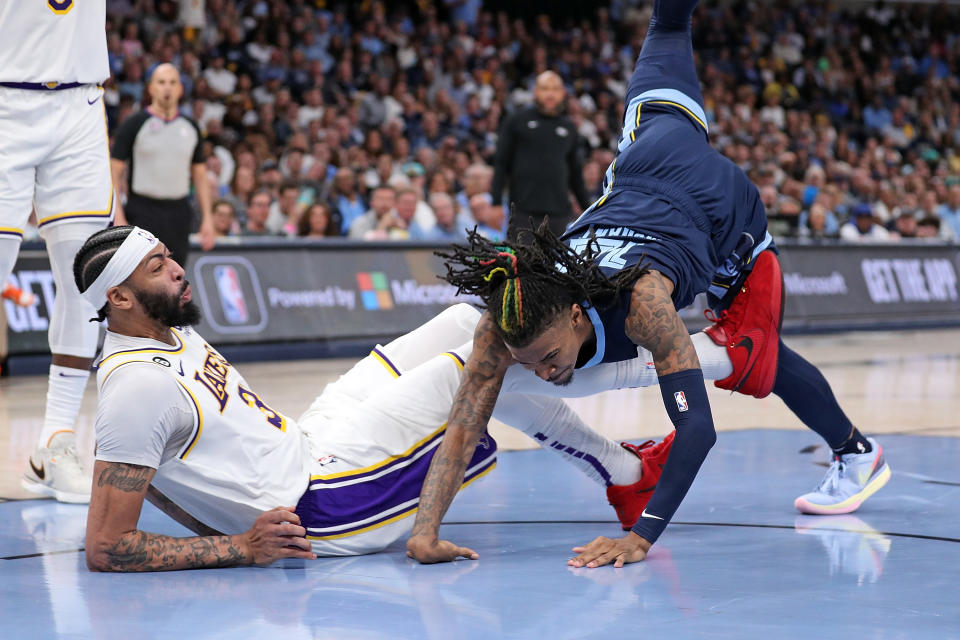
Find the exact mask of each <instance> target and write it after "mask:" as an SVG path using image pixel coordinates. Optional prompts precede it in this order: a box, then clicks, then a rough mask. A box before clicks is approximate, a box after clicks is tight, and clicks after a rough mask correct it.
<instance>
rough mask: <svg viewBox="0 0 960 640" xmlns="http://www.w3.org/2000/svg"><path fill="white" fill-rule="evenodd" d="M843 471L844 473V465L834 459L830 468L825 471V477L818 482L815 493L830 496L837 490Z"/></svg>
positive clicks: (837, 459)
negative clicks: (818, 492)
mask: <svg viewBox="0 0 960 640" xmlns="http://www.w3.org/2000/svg"><path fill="white" fill-rule="evenodd" d="M844 471H846V465H844V464H843V461H842V460H840V459H839V458H834V460H833V462H831V463H830V468H829V469H828V470H827V475H826V476H825V477H824V478H823V480H822V481H821V482H820V486H819V487H817V491H820V492H822V493H827V494H830V493H833V492H834V491H837V490H839V489H840V479H841V478H843V474H844Z"/></svg>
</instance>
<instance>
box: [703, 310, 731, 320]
mask: <svg viewBox="0 0 960 640" xmlns="http://www.w3.org/2000/svg"><path fill="white" fill-rule="evenodd" d="M703 317H704V318H706V319H707V321H708V322H721V321H723V320H726V319H727V312H726V310H723V311H721V312H720V315H719V316H718V315H717V314H715V313H714V312H713V309H704V310H703Z"/></svg>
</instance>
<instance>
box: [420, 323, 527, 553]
mask: <svg viewBox="0 0 960 640" xmlns="http://www.w3.org/2000/svg"><path fill="white" fill-rule="evenodd" d="M510 362H512V359H511V358H510V353H509V351H507V349H506V347H505V346H504V344H503V340H502V338H500V335H499V333H497V331H496V329H495V326H494V324H493V320H492V319H491V317H490V314H488V313H485V314H483V317H482V318H481V319H480V323H479V324H478V326H477V330H476V333H475V334H474V347H473V353H472V354H471V356H470V358H469V359H468V360H467V364H466V366H465V367H464V371H463V379H462V380H461V382H460V387H459V388H458V389H457V394H456V396H455V397H454V399H453V405H452V408H451V411H450V419H449V421H448V428H447V429H448V431H447V435H446V436H445V437H444V440H443V441H442V442H441V443H440V446H439V447H438V448H437V452H436V453H435V454H434V456H433V461H432V462H431V463H430V470H429V471H428V472H427V477H426V479H425V480H424V483H423V488H422V490H421V492H420V505H419V510H418V512H417V519H416V522H415V523H414V525H413V532H412V533H411V535H413V536H416V535H419V534H427V535H433V534H435V533H436V531H437V529H438V528H439V527H440V521H441V520H442V519H443V516H444V514H445V513H446V511H447V509H448V508H449V506H450V503H451V502H452V501H453V497H454V496H455V495H456V493H457V490H458V489H459V488H460V484H461V483H462V482H463V475H464V472H465V471H466V468H467V464H469V462H470V459H471V458H472V457H473V452H474V449H475V448H476V446H477V441H478V440H479V439H480V436H481V435H482V434H483V432H484V431H485V430H486V428H487V423H489V421H490V416H491V415H492V414H493V407H494V405H496V403H497V397H498V396H499V395H500V386H501V385H502V384H503V376H504V373H505V372H506V368H507V366H509V364H510ZM455 428H456V429H459V430H460V431H457V433H456V436H453V435H452V433H453V432H454V431H455Z"/></svg>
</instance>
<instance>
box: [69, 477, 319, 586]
mask: <svg viewBox="0 0 960 640" xmlns="http://www.w3.org/2000/svg"><path fill="white" fill-rule="evenodd" d="M155 473H156V471H155V470H154V469H152V468H151V467H145V466H141V465H136V464H124V463H119V462H104V461H102V460H98V461H97V462H96V464H95V465H94V469H93V490H92V492H91V495H90V510H89V512H88V513H87V542H86V556H87V566H88V567H89V568H90V570H91V571H169V570H174V569H200V568H207V567H230V566H235V565H245V564H269V563H270V562H273V561H274V560H276V559H278V558H314V557H316V556H315V555H314V554H313V553H312V552H311V550H310V542H309V541H308V540H307V539H306V538H305V537H304V536H305V535H306V530H305V529H304V528H303V527H301V526H300V518H299V517H298V516H297V515H296V514H295V513H293V512H292V511H293V508H292V507H281V508H278V509H273V510H271V511H267V512H265V513H263V514H261V516H260V517H259V518H257V520H256V522H255V523H254V525H253V527H251V529H250V530H249V531H246V532H244V533H242V534H238V535H232V536H226V535H215V536H198V537H193V538H175V537H173V536H166V535H160V534H156V533H147V532H146V531H140V530H138V529H137V521H138V520H139V519H140V510H141V508H142V507H143V500H144V497H145V496H146V493H147V487H148V486H149V485H150V481H151V480H152V479H153V476H154V474H155Z"/></svg>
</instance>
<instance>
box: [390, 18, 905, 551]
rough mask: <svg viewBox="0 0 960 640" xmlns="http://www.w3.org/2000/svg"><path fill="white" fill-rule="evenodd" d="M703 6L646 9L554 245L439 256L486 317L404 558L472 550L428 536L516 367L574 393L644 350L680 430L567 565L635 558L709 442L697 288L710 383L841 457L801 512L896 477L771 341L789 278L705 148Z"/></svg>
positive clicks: (741, 192) (738, 174)
mask: <svg viewBox="0 0 960 640" xmlns="http://www.w3.org/2000/svg"><path fill="white" fill-rule="evenodd" d="M696 5H697V1H696V0H674V1H672V2H671V1H668V0H655V2H654V10H653V16H652V19H651V23H650V28H649V31H648V33H647V37H646V40H645V42H644V45H643V48H642V50H641V52H640V55H639V58H638V60H637V65H636V68H635V70H634V73H633V76H632V78H631V80H630V83H629V85H628V88H627V95H626V100H625V102H626V109H625V114H624V121H623V131H622V133H621V139H620V142H619V147H618V151H619V152H618V155H617V157H616V159H615V160H614V162H613V163H612V164H611V165H610V168H609V169H608V170H607V174H606V179H605V184H604V193H603V195H602V196H601V197H600V199H599V200H597V202H595V203H594V204H593V205H592V206H591V207H590V208H589V209H587V211H585V212H584V213H583V215H581V216H580V218H579V219H578V220H576V221H575V222H574V223H573V224H572V225H570V227H568V229H567V232H566V233H565V234H564V236H563V238H562V241H561V240H558V239H557V238H555V237H554V236H553V235H552V234H551V233H550V232H549V230H548V229H546V228H541V229H540V230H539V231H538V232H537V233H534V234H532V236H533V241H532V242H531V243H530V244H529V245H494V244H492V243H490V242H488V241H485V240H484V239H483V238H480V237H479V236H477V235H476V234H474V235H472V236H471V237H470V244H469V246H466V247H455V248H454V249H453V250H452V251H451V252H450V253H448V254H446V256H445V257H446V258H447V259H448V262H447V265H448V270H449V272H448V275H447V279H448V280H449V281H450V282H451V283H452V284H455V285H457V286H458V287H459V288H460V290H461V291H464V292H467V293H472V294H476V295H479V296H480V297H481V298H482V299H483V301H484V302H485V303H486V306H487V311H486V313H485V314H484V316H483V317H482V318H481V320H480V324H479V325H478V328H477V332H476V334H475V337H474V349H473V351H472V354H471V356H470V358H469V359H468V361H467V363H466V367H465V375H464V376H463V381H462V382H461V386H460V389H459V391H458V393H457V395H456V397H455V399H454V403H453V408H452V411H451V414H450V418H449V421H448V427H447V433H446V436H445V439H444V441H443V443H442V445H441V447H440V449H439V450H438V451H437V454H436V456H435V457H434V459H433V462H432V464H431V468H430V470H429V472H428V474H427V478H426V480H425V482H424V486H423V491H422V493H421V496H420V510H419V512H418V514H417V520H416V523H415V525H414V529H413V533H412V535H411V538H410V539H409V540H408V543H407V549H408V554H409V555H410V556H411V557H414V558H416V559H417V560H419V561H421V562H442V561H448V560H452V559H453V558H455V557H457V555H461V556H465V557H476V554H475V553H473V552H472V551H470V550H466V551H467V552H466V553H465V552H464V551H463V548H462V547H457V546H456V545H454V544H452V543H451V542H448V541H444V540H439V539H438V535H437V531H438V527H439V523H440V519H441V518H442V517H443V514H444V513H445V512H446V510H447V508H448V507H449V505H450V502H451V501H452V499H453V496H454V495H455V492H456V488H457V487H459V485H460V482H461V481H462V478H463V473H464V469H465V467H466V464H467V462H468V461H469V459H470V455H471V453H472V451H473V450H474V448H475V446H476V442H477V439H478V438H479V437H480V435H481V434H482V433H483V430H484V427H485V426H486V424H487V420H488V419H489V417H490V412H491V410H492V408H493V406H494V404H495V402H496V400H497V396H498V393H499V391H500V387H501V383H502V380H503V376H504V373H505V371H506V370H507V369H508V368H509V367H510V365H512V364H515V363H520V364H523V365H525V366H526V367H527V368H528V369H530V370H532V371H534V372H535V373H536V375H537V376H539V377H540V378H542V379H544V380H547V381H549V382H553V383H555V384H558V385H564V384H568V383H569V382H570V381H571V380H572V379H573V377H574V375H576V374H575V372H576V371H577V370H578V369H581V370H582V369H587V368H589V367H592V366H594V365H597V364H599V363H608V362H617V361H625V360H627V359H629V358H632V357H636V353H637V348H638V347H642V348H646V349H648V350H649V351H650V352H651V353H652V357H653V361H654V363H655V365H656V372H657V375H658V377H659V383H660V389H661V393H662V396H663V402H664V406H665V407H666V409H667V413H668V414H669V416H670V419H671V421H672V422H673V424H674V425H675V427H676V436H675V439H674V444H673V447H672V450H671V451H670V453H669V456H668V458H667V461H666V464H665V466H664V468H663V472H662V475H661V476H660V479H659V482H658V484H657V485H656V488H655V489H654V491H653V496H652V497H651V498H650V501H649V503H648V504H647V505H646V508H645V509H644V510H643V511H642V513H641V516H640V518H639V519H638V520H637V522H636V524H634V525H633V527H632V529H631V531H630V533H629V534H628V535H627V536H626V537H624V538H620V539H609V538H605V537H600V538H597V539H596V540H594V541H593V542H591V543H590V544H588V545H585V546H582V547H576V548H575V549H574V551H575V552H577V553H578V554H579V555H578V556H577V557H575V558H573V559H572V560H570V564H571V565H572V566H575V567H582V566H587V567H596V566H600V565H604V564H609V563H614V564H615V565H616V566H622V565H623V564H624V563H627V562H636V561H639V560H642V559H643V558H644V557H645V556H646V553H647V551H648V550H649V549H650V546H651V545H652V544H653V543H655V542H656V540H657V539H658V537H659V536H660V534H661V533H662V532H663V531H664V529H665V527H666V526H667V524H668V523H669V521H670V519H671V518H672V517H673V514H674V512H675V511H676V509H677V508H678V507H679V505H680V502H681V501H682V500H683V498H684V496H685V495H686V493H687V490H688V489H689V488H690V486H691V484H692V482H693V479H694V477H695V476H696V474H697V472H698V470H699V469H700V466H701V465H702V463H703V461H704V459H705V457H706V455H707V452H708V451H709V450H710V448H711V447H712V446H713V444H714V442H715V441H716V431H715V429H714V425H713V418H712V416H711V412H710V406H709V402H708V400H707V395H706V389H705V386H704V376H703V372H702V370H701V362H700V360H699V359H698V356H697V350H696V349H695V348H694V342H693V341H692V340H691V336H689V335H688V332H687V329H686V327H685V325H684V323H683V322H682V321H681V319H680V317H679V315H678V314H677V309H680V308H682V307H685V306H687V305H689V304H690V303H691V302H692V301H693V299H694V297H695V296H696V295H697V294H699V293H701V292H706V293H707V295H708V302H709V305H710V307H711V309H712V310H713V312H714V314H716V315H715V320H716V322H715V324H714V325H713V326H711V327H709V328H708V329H707V330H706V334H707V336H709V337H710V338H711V339H712V340H713V341H714V342H715V343H717V344H718V345H723V346H724V347H725V348H726V351H727V353H728V355H729V358H730V361H731V363H732V365H733V373H732V374H731V375H729V376H728V377H726V378H723V379H721V380H717V381H716V382H715V384H716V385H717V386H719V387H720V388H724V389H730V390H733V391H739V392H741V393H744V394H748V395H753V396H755V397H758V398H762V397H764V396H766V395H768V394H769V393H770V392H771V391H772V392H773V393H774V394H776V395H777V396H779V397H780V398H781V399H782V400H783V401H784V402H785V403H786V405H787V406H788V407H789V408H790V409H791V410H792V411H793V412H794V413H795V414H796V415H797V416H798V417H799V418H800V419H801V420H802V421H803V422H804V423H805V424H806V425H807V426H809V427H810V428H811V429H813V430H814V431H816V432H817V433H818V434H820V435H821V436H822V437H823V438H824V439H825V440H826V441H827V443H828V444H829V445H830V447H831V448H832V449H833V451H834V454H835V455H834V462H833V464H832V465H831V467H830V469H829V471H828V473H827V475H826V477H825V478H824V480H823V481H822V482H821V484H820V485H819V486H818V487H817V489H816V490H814V491H813V492H811V493H808V494H805V495H803V496H800V497H799V498H797V499H796V501H795V506H796V508H797V509H799V510H800V511H802V512H804V513H814V514H831V513H849V512H851V511H854V510H856V509H857V508H858V507H859V506H860V504H861V503H862V502H863V501H864V500H865V499H867V498H868V497H869V496H870V495H872V494H873V493H874V492H875V491H877V490H878V489H879V488H880V487H882V486H883V485H884V484H885V483H886V482H887V480H888V479H889V476H890V468H889V466H888V465H887V464H886V462H885V461H884V457H883V454H882V450H881V448H880V446H879V444H878V443H877V442H876V441H874V440H872V439H868V438H866V437H864V436H863V435H862V434H861V433H860V432H859V431H858V430H857V429H856V428H855V427H854V426H853V425H852V424H851V423H850V420H849V419H848V418H847V417H846V415H844V413H843V411H842V410H841V409H840V407H839V405H838V404H837V401H836V399H835V398H834V396H833V393H832V391H831V390H830V387H829V385H828V383H827V382H826V380H825V379H824V377H823V375H822V374H821V373H820V372H819V371H818V370H817V369H816V368H815V367H814V366H813V365H811V364H810V363H808V362H806V361H805V360H804V359H803V358H801V357H800V356H799V355H797V354H796V353H794V352H793V351H791V350H790V349H789V348H788V347H786V346H785V345H784V344H783V342H782V341H781V340H780V338H779V331H780V324H781V320H782V309H783V285H782V274H781V272H780V267H779V263H778V261H777V258H776V255H775V248H774V245H773V241H772V238H771V236H770V234H769V233H768V232H767V222H766V215H765V211H764V208H763V205H762V204H761V202H760V197H759V193H758V190H757V188H756V187H755V186H754V185H753V184H752V183H751V182H750V181H749V179H748V178H747V176H746V175H745V174H744V173H743V171H741V170H740V169H739V168H738V167H737V166H736V165H735V164H733V163H732V162H730V161H729V160H728V159H727V158H725V157H724V156H723V155H721V154H720V153H718V152H717V151H716V150H714V149H713V148H712V147H711V146H710V143H709V138H708V124H707V118H706V115H705V113H704V109H703V98H702V96H701V94H700V87H699V81H698V79H697V75H696V70H695V67H694V61H693V48H692V44H691V35H690V21H691V18H692V15H693V11H694V8H695V7H696Z"/></svg>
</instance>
